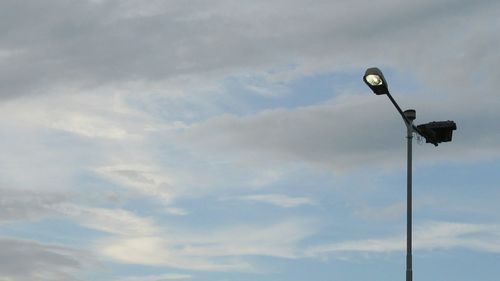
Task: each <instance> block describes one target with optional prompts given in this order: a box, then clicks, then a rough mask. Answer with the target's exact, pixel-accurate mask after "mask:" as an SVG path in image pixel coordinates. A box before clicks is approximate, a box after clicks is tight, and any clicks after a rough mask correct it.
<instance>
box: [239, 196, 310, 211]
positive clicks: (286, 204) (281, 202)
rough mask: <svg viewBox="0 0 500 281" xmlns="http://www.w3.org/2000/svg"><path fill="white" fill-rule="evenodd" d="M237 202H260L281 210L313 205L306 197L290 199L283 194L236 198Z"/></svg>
mask: <svg viewBox="0 0 500 281" xmlns="http://www.w3.org/2000/svg"><path fill="white" fill-rule="evenodd" d="M237 199H239V200H243V201H249V202H260V203H267V204H271V205H275V206H278V207H283V208H294V207H299V206H304V205H314V204H315V201H314V200H312V199H311V198H308V197H291V196H287V195H284V194H255V195H245V196H240V197H237Z"/></svg>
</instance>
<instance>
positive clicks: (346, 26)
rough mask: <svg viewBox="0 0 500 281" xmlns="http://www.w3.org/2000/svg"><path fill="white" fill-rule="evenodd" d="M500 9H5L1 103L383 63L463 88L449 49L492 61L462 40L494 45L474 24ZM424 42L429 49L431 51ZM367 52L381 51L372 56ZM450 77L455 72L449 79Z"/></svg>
mask: <svg viewBox="0 0 500 281" xmlns="http://www.w3.org/2000/svg"><path fill="white" fill-rule="evenodd" d="M495 5H497V3H496V2H495V1H482V2H481V3H470V2H467V1H458V2H457V1H419V2H418V3H405V5H402V4H401V3H399V2H397V1H393V0H388V1H385V2H384V4H383V6H385V7H386V8H385V9H384V11H383V12H380V11H379V12H373V11H374V10H377V7H379V6H374V4H373V3H370V2H369V1H366V0H360V1H356V2H335V3H330V2H326V1H323V2H317V3H315V4H314V5H308V6H307V8H306V9H304V6H303V2H302V1H299V0H294V1H283V0H276V1H265V2H264V1H258V2H252V3H245V4H242V3H238V4H235V3H233V2H231V1H224V0H223V1H217V2H214V3H210V4H208V3H206V2H204V1H195V2H190V3H186V2H184V1H169V2H164V1H150V2H148V3H144V2H140V1H134V0H126V1H60V0H50V1H45V2H44V3H37V4H35V5H30V6H29V7H26V6H25V5H20V4H19V3H16V2H15V1H3V2H2V4H1V6H0V10H2V11H4V12H3V14H4V15H5V16H4V17H3V19H2V27H3V28H2V30H3V31H5V32H4V33H5V34H6V36H5V38H4V40H3V43H2V45H1V46H0V50H2V51H1V53H2V54H3V55H2V56H1V57H2V60H0V63H1V66H2V67H1V68H0V69H2V72H1V73H0V74H2V75H0V77H2V80H1V82H2V83H0V85H2V88H1V92H2V96H3V97H4V98H12V97H14V96H17V95H21V94H27V93H40V92H47V91H49V90H48V89H52V88H54V87H59V86H61V85H77V86H78V87H93V86H96V85H104V84H107V85H110V84H119V83H122V82H124V81H131V80H136V81H151V82H155V81H162V80H168V79H171V78H174V77H179V76H205V77H207V76H211V77H214V78H216V77H217V78H221V77H224V76H226V75H228V73H233V74H234V73H238V72H242V71H262V70H263V71H267V70H268V69H270V68H272V67H274V66H280V65H290V63H292V64H294V63H295V64H298V65H300V69H301V71H300V72H301V73H302V74H304V73H309V74H310V73H314V72H317V71H322V70H324V69H336V70H339V69H341V68H350V67H353V66H355V67H359V66H361V65H364V64H366V63H368V64H370V63H374V62H377V61H378V62H381V61H383V62H384V63H385V64H387V65H394V66H399V67H401V68H402V69H409V68H410V66H413V67H414V68H415V69H419V70H422V72H421V73H423V72H424V71H432V67H431V66H432V65H433V64H435V63H434V62H435V61H436V60H434V59H435V58H439V57H441V60H440V61H442V62H443V63H440V64H439V66H440V67H439V68H440V69H439V70H434V71H433V74H440V76H441V75H444V76H448V77H461V76H462V74H460V70H459V69H457V68H455V67H454V66H456V64H451V63H452V62H454V61H455V60H456V59H457V58H461V56H460V55H458V53H456V54H453V52H448V49H449V45H448V44H447V42H450V41H452V42H455V43H458V44H454V46H455V47H456V48H459V49H458V50H457V52H460V50H463V51H469V52H467V55H468V56H465V58H464V59H462V60H461V63H467V66H471V67H473V66H474V61H473V59H478V58H482V59H485V58H487V57H488V56H489V55H483V54H482V52H477V51H476V50H483V49H484V46H483V45H482V44H480V43H470V41H466V42H465V43H466V44H463V43H464V42H462V41H461V40H462V39H461V38H465V39H471V38H470V37H468V36H464V34H472V33H474V31H481V32H480V33H476V35H475V36H476V37H475V38H476V39H479V38H481V39H482V38H488V36H484V35H488V34H489V35H491V34H492V32H494V30H496V29H495V27H493V26H492V27H491V28H484V29H482V30H476V28H474V26H476V25H470V24H468V23H469V22H470V20H471V19H472V20H474V21H475V22H476V23H477V26H481V27H487V26H488V24H487V23H490V22H491V21H492V19H495V17H494V14H493V13H489V12H488V11H492V10H494V9H492V7H495ZM41 10H43V11H44V13H40V12H39V11H41ZM60 10H64V11H65V13H64V14H62V13H58V12H57V11H60ZM377 11H378V10H377ZM8 15H16V16H8ZM478 15H482V17H481V16H478ZM20 19H23V20H20ZM297 22H300V23H301V24H300V25H297V24H296V23H297ZM438 35H440V36H438ZM489 37H490V38H494V37H491V36H489ZM428 38H433V39H434V40H432V41H429V40H425V39H428ZM491 40H493V42H492V43H497V42H498V41H496V40H494V39H490V41H491ZM478 41H481V40H476V41H475V42H478ZM421 42H427V44H426V45H425V46H423V47H422V44H421ZM368 45H369V46H370V47H371V50H372V51H366V46H368ZM221 50H223V51H221ZM379 50H384V52H379ZM487 50H488V54H489V53H492V52H491V51H492V50H489V49H487ZM493 50H494V48H493ZM374 53H375V54H378V55H377V56H373V54H374ZM409 54H411V55H409ZM422 58H426V59H422ZM490 58H495V59H497V60H498V56H496V57H495V56H493V57H490ZM482 61H487V60H482ZM447 64H448V65H449V67H447V66H446V65H447ZM464 68H465V69H467V67H464ZM444 69H446V70H453V71H452V73H450V72H448V73H447V74H446V72H443V71H442V70H444ZM437 80H438V79H436V81H437ZM26 81H29V83H26ZM264 92H265V91H264Z"/></svg>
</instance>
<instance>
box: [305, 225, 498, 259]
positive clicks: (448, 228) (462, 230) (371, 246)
mask: <svg viewBox="0 0 500 281" xmlns="http://www.w3.org/2000/svg"><path fill="white" fill-rule="evenodd" d="M413 239H414V241H413V248H414V249H415V250H421V251H423V250H451V249H469V250H473V251H480V252H493V253H499V252H500V226H499V225H496V224H472V223H452V222H427V223H425V224H422V225H419V226H417V228H416V229H415V233H414V236H413ZM405 243H406V238H404V237H401V236H393V237H388V238H381V239H365V240H352V241H343V242H335V243H330V244H325V245H320V246H315V247H312V248H310V249H309V250H308V254H309V255H310V256H321V255H325V254H332V255H335V254H339V253H345V252H358V253H387V252H395V251H404V250H405V249H406V244H405Z"/></svg>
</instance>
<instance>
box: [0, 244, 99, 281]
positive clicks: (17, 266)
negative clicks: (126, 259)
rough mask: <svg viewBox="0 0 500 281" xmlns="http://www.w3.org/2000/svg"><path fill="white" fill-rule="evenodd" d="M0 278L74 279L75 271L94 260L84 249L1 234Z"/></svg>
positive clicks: (70, 280) (59, 280)
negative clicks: (6, 236) (7, 236)
mask: <svg viewBox="0 0 500 281" xmlns="http://www.w3.org/2000/svg"><path fill="white" fill-rule="evenodd" d="M0 246H1V248H2V251H0V260H1V261H2V262H1V263H0V275H1V276H2V277H0V279H1V280H43V281H49V280H53V281H77V280H79V279H78V278H77V277H75V275H76V273H77V272H78V271H80V270H82V269H83V268H84V267H86V265H88V264H90V263H94V262H95V260H93V258H91V257H90V256H89V255H88V253H85V252H84V251H80V250H75V249H71V248H68V247H62V246H57V245H47V244H43V243H39V242H35V241H28V240H20V239H13V238H4V237H0Z"/></svg>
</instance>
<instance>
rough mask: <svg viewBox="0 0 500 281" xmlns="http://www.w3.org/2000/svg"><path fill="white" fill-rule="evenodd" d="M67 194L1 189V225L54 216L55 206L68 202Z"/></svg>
mask: <svg viewBox="0 0 500 281" xmlns="http://www.w3.org/2000/svg"><path fill="white" fill-rule="evenodd" d="M67 198H68V196H67V195H65V194H60V193H43V192H35V191H30V190H14V189H0V209H1V210H2V212H0V223H1V222H8V221H16V220H32V219H38V218H42V217H45V216H49V215H54V206H56V205H58V204H60V203H61V202H64V201H66V200H67Z"/></svg>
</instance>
